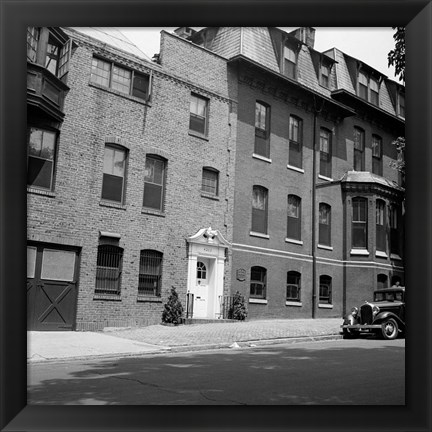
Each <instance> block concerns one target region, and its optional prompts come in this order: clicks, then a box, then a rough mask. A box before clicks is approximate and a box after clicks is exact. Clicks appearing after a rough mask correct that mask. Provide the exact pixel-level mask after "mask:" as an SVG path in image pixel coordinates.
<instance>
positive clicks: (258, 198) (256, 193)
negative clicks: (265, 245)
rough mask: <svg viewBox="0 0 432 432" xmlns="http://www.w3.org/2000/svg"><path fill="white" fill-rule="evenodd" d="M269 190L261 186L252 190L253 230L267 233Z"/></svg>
mask: <svg viewBox="0 0 432 432" xmlns="http://www.w3.org/2000/svg"><path fill="white" fill-rule="evenodd" d="M267 199H268V191H267V189H266V188H264V187H261V186H254V187H253V190H252V231H254V232H256V233H261V234H267V210H268V203H267Z"/></svg>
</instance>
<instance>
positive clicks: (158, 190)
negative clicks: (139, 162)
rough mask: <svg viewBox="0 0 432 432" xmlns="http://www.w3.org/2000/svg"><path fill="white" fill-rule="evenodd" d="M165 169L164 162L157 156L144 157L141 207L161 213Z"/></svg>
mask: <svg viewBox="0 0 432 432" xmlns="http://www.w3.org/2000/svg"><path fill="white" fill-rule="evenodd" d="M165 169H166V162H165V160H163V159H161V158H158V157H157V156H149V155H147V156H146V161H145V168H144V198H143V207H145V208H149V209H153V210H157V211H163V201H164V192H165V191H164V189H165Z"/></svg>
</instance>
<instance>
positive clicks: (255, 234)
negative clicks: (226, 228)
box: [249, 231, 270, 239]
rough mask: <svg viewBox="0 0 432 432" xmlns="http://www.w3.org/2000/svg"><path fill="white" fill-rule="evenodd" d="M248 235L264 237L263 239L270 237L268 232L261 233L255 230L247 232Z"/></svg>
mask: <svg viewBox="0 0 432 432" xmlns="http://www.w3.org/2000/svg"><path fill="white" fill-rule="evenodd" d="M249 235H251V236H252V237H259V238H264V239H269V238H270V236H269V235H268V234H261V233H258V232H255V231H251V232H250V233H249Z"/></svg>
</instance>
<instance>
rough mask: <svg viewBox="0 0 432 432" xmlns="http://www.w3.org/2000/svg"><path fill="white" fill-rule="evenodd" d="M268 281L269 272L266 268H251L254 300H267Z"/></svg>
mask: <svg viewBox="0 0 432 432" xmlns="http://www.w3.org/2000/svg"><path fill="white" fill-rule="evenodd" d="M266 279H267V270H266V269H265V268H263V267H258V266H256V267H252V268H251V279H250V296H251V297H252V298H258V299H265V298H266Z"/></svg>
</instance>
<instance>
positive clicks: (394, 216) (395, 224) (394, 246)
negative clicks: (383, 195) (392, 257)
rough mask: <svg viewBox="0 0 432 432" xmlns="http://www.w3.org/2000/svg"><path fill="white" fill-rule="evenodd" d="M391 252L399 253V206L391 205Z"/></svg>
mask: <svg viewBox="0 0 432 432" xmlns="http://www.w3.org/2000/svg"><path fill="white" fill-rule="evenodd" d="M389 219H390V252H391V253H392V254H396V255H398V254H399V209H398V207H397V206H395V205H392V206H391V207H390V218H389Z"/></svg>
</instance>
